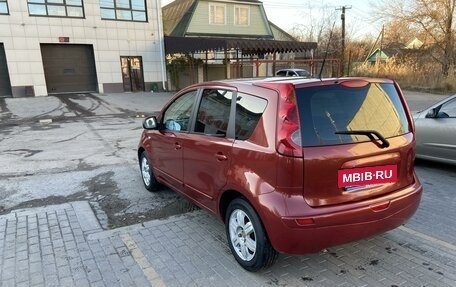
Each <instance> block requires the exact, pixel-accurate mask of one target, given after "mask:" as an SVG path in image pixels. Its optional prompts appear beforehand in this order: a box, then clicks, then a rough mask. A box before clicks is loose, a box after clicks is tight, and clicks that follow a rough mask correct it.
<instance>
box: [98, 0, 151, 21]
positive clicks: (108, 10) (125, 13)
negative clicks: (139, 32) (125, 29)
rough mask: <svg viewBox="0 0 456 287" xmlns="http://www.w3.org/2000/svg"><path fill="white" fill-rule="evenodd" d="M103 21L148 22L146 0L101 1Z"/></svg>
mask: <svg viewBox="0 0 456 287" xmlns="http://www.w3.org/2000/svg"><path fill="white" fill-rule="evenodd" d="M100 10H101V19H105V20H122V21H139V22H146V21H147V13H146V1H145V0H100Z"/></svg>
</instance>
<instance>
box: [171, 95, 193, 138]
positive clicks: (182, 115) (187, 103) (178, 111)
mask: <svg viewBox="0 0 456 287" xmlns="http://www.w3.org/2000/svg"><path fill="white" fill-rule="evenodd" d="M196 94H197V91H196V90H195V91H191V92H188V93H186V94H183V95H182V96H180V97H179V98H177V99H176V100H175V101H174V102H173V103H172V104H171V105H170V106H169V107H168V109H167V110H166V111H165V113H164V114H163V124H164V125H165V128H166V129H167V130H174V131H188V129H189V121H190V116H191V114H192V110H193V106H194V104H195V99H196Z"/></svg>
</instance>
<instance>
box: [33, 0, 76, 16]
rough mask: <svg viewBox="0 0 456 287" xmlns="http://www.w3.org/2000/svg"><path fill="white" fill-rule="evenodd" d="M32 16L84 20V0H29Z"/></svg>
mask: <svg viewBox="0 0 456 287" xmlns="http://www.w3.org/2000/svg"><path fill="white" fill-rule="evenodd" d="M27 3H28V9H29V14H30V15H31V16H52V17H71V18H84V7H83V5H82V0H28V1H27Z"/></svg>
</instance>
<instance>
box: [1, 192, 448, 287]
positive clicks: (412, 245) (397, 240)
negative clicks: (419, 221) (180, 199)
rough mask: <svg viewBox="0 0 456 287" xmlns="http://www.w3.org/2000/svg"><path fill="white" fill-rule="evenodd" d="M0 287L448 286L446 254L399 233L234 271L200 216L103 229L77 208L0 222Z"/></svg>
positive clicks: (417, 236)
mask: <svg viewBox="0 0 456 287" xmlns="http://www.w3.org/2000/svg"><path fill="white" fill-rule="evenodd" d="M0 234H1V235H2V238H1V240H0V246H1V248H0V257H1V260H2V261H1V266H2V267H1V270H0V278H1V280H0V282H1V284H0V285H1V286H76V285H77V286H389V287H394V286H439V287H440V286H455V285H456V274H455V272H454V270H456V246H455V245H454V244H451V243H448V242H445V241H440V240H437V239H435V238H433V237H431V236H426V235H424V234H422V233H419V232H417V231H415V230H412V229H410V228H409V227H401V228H399V229H396V230H394V231H391V232H388V233H386V234H384V235H381V236H376V237H373V238H370V239H368V240H361V241H358V242H355V243H352V244H347V245H343V246H340V247H337V248H331V249H328V250H325V251H324V252H320V253H318V254H312V255H308V256H286V255H281V256H280V257H279V260H278V262H277V263H276V264H275V265H274V266H273V267H272V268H271V269H268V270H266V271H263V272H259V273H256V274H253V273H248V272H246V271H244V270H243V269H242V268H240V267H239V266H238V265H237V264H236V262H235V260H234V258H233V257H232V255H231V254H230V251H229V249H228V247H227V245H226V241H225V237H224V228H223V225H222V224H221V223H220V222H218V221H216V220H215V219H214V218H213V217H212V216H209V215H208V214H206V213H205V212H203V211H195V212H191V213H187V214H184V215H180V216H175V217H171V218H168V219H165V220H153V221H149V222H146V223H144V224H141V225H133V226H129V227H123V228H120V229H116V230H111V231H104V230H103V229H102V228H101V226H100V225H99V224H98V221H97V219H96V217H95V216H94V214H93V212H92V210H91V208H90V206H89V205H88V203H87V202H84V201H82V202H71V203H67V204H61V205H55V206H48V207H46V208H39V209H28V210H22V211H15V212H12V213H10V214H8V215H3V216H1V217H0Z"/></svg>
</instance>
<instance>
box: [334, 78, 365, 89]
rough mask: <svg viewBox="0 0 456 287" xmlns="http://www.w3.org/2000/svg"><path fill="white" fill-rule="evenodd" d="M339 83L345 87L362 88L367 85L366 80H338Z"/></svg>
mask: <svg viewBox="0 0 456 287" xmlns="http://www.w3.org/2000/svg"><path fill="white" fill-rule="evenodd" d="M339 85H341V86H342V87H346V88H363V87H365V86H367V85H369V82H368V81H366V80H345V81H342V82H340V83H339Z"/></svg>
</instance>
